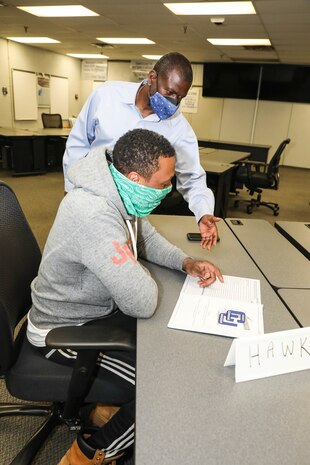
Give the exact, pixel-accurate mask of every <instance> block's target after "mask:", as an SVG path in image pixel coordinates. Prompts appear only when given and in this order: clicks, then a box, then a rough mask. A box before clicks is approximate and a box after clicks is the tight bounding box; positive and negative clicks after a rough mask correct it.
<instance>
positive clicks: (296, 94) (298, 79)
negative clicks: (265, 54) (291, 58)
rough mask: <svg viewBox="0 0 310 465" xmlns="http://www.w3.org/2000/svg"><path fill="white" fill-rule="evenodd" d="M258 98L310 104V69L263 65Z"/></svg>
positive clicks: (305, 67) (295, 66) (294, 66)
mask: <svg viewBox="0 0 310 465" xmlns="http://www.w3.org/2000/svg"><path fill="white" fill-rule="evenodd" d="M259 98H260V99H261V100H273V101H283V102H304V103H310V67H309V66H297V65H282V64H277V65H269V64H268V65H264V66H263V74H262V82H261V89H260V96H259Z"/></svg>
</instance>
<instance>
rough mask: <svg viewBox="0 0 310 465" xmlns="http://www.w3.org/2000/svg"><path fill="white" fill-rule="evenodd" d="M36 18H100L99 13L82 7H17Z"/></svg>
mask: <svg viewBox="0 0 310 465" xmlns="http://www.w3.org/2000/svg"><path fill="white" fill-rule="evenodd" d="M16 8H19V9H20V10H23V11H26V12H27V13H30V14H32V15H35V16H46V17H54V18H55V17H68V16H72V17H73V16H99V15H98V13H95V12H94V11H91V10H89V9H88V8H85V6H82V5H61V6H60V5H59V6H17V7H16Z"/></svg>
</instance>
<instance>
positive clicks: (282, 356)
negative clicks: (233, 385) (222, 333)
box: [234, 327, 310, 382]
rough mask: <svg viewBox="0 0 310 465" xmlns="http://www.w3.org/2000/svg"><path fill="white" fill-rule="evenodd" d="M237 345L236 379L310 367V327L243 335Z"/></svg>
mask: <svg viewBox="0 0 310 465" xmlns="http://www.w3.org/2000/svg"><path fill="white" fill-rule="evenodd" d="M234 345H235V357H236V368H235V377H236V382H240V381H248V380H252V379H258V378H265V377H269V376H275V375H280V374H284V373H291V372H295V371H301V370H308V369H309V368H310V328H309V327H307V328H298V329H292V330H287V331H278V332H275V333H268V334H263V335H256V336H252V337H248V338H241V339H237V340H235V341H234Z"/></svg>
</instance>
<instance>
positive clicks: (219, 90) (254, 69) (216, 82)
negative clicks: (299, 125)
mask: <svg viewBox="0 0 310 465" xmlns="http://www.w3.org/2000/svg"><path fill="white" fill-rule="evenodd" d="M202 95H203V96H204V97H222V98H235V99H257V98H259V99H260V100H274V101H283V102H304V103H310V66H298V65H282V64H254V63H253V64H252V63H249V64H245V63H205V64H204V72H203V90H202Z"/></svg>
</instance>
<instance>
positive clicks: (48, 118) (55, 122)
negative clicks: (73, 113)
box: [41, 113, 63, 128]
mask: <svg viewBox="0 0 310 465" xmlns="http://www.w3.org/2000/svg"><path fill="white" fill-rule="evenodd" d="M41 118H42V123H43V127H44V128H62V127H63V126H62V117H61V115H60V114H59V113H41Z"/></svg>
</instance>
